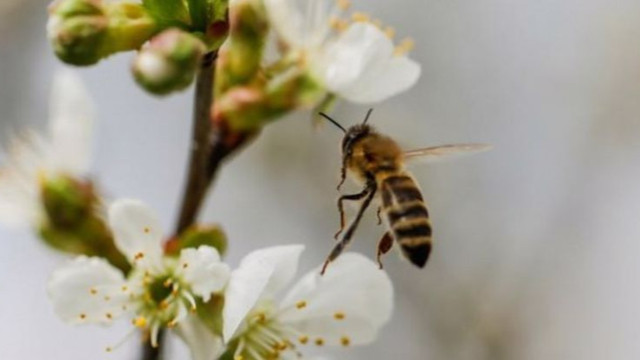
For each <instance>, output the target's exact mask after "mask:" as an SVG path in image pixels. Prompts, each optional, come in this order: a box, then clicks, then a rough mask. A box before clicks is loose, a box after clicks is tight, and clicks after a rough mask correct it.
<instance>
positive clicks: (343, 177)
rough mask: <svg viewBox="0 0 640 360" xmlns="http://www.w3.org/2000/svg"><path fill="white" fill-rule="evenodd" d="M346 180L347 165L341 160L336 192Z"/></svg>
mask: <svg viewBox="0 0 640 360" xmlns="http://www.w3.org/2000/svg"><path fill="white" fill-rule="evenodd" d="M346 179H347V164H346V161H345V160H344V159H343V160H342V168H340V183H339V184H338V187H336V189H337V190H338V191H340V188H341V187H342V184H344V181H345V180H346Z"/></svg>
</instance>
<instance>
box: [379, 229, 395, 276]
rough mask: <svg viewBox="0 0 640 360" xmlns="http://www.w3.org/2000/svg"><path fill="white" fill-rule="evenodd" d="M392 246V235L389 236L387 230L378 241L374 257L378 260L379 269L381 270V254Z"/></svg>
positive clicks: (389, 233)
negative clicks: (376, 252)
mask: <svg viewBox="0 0 640 360" xmlns="http://www.w3.org/2000/svg"><path fill="white" fill-rule="evenodd" d="M392 247H393V236H391V232H390V231H387V232H386V233H384V235H383V236H382V239H380V241H378V256H377V257H376V259H377V260H378V265H380V270H382V268H383V266H382V255H384V254H386V253H388V252H389V250H391V248H392Z"/></svg>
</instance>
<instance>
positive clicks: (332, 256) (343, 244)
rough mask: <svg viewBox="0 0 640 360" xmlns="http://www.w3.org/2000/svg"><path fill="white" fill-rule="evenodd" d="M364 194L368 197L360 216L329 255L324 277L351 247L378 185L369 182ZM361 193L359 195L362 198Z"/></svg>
mask: <svg viewBox="0 0 640 360" xmlns="http://www.w3.org/2000/svg"><path fill="white" fill-rule="evenodd" d="M362 193H364V194H365V195H363V196H366V198H365V199H364V201H363V202H362V205H360V209H359V210H358V214H357V215H356V217H355V219H353V222H352V223H351V225H349V228H348V229H347V232H346V233H345V234H344V236H343V237H342V240H340V241H339V242H338V243H337V244H336V245H335V246H334V247H333V249H332V250H331V253H329V256H328V257H327V260H325V262H324V265H323V266H322V271H321V272H320V275H324V273H325V271H326V270H327V266H328V265H329V263H330V262H332V261H333V260H335V259H336V258H337V257H338V256H340V254H341V253H342V250H344V248H345V247H347V245H349V243H350V242H351V238H352V237H353V233H354V232H355V231H356V228H357V227H358V224H360V220H361V219H362V215H363V214H364V212H365V210H367V208H368V207H369V204H371V200H373V197H374V196H375V195H376V183H375V181H373V180H372V181H369V182H368V183H367V187H366V188H365V189H364V190H363V191H362ZM362 193H359V194H358V195H359V196H360V194H362ZM354 196H355V195H354Z"/></svg>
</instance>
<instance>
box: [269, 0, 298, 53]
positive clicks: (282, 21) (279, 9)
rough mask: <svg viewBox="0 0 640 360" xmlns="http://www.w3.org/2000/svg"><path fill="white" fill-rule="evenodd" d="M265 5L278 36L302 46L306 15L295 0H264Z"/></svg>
mask: <svg viewBox="0 0 640 360" xmlns="http://www.w3.org/2000/svg"><path fill="white" fill-rule="evenodd" d="M264 7H265V9H266V11H267V17H268V18H269V23H270V24H271V26H273V28H274V29H275V31H276V33H277V34H278V37H280V39H281V40H282V41H284V42H285V43H286V44H288V45H290V46H295V47H298V46H302V43H303V41H304V32H303V24H304V17H303V15H302V13H301V12H300V11H298V9H296V5H295V0H264Z"/></svg>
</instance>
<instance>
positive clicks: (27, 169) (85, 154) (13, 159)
mask: <svg viewBox="0 0 640 360" xmlns="http://www.w3.org/2000/svg"><path fill="white" fill-rule="evenodd" d="M93 118H94V111H93V104H92V102H91V99H90V98H89V96H88V94H87V91H86V89H85V87H84V85H83V83H82V81H81V80H80V78H79V77H77V75H75V74H74V73H72V72H70V71H61V72H59V73H57V74H56V75H55V77H54V80H53V88H52V92H51V103H50V115H49V133H48V134H47V136H42V135H40V134H38V133H36V132H33V131H32V132H27V133H24V134H21V135H19V136H18V137H16V138H15V139H13V143H12V144H11V147H10V148H9V150H8V152H7V153H5V154H4V155H5V156H4V161H3V163H2V168H0V222H2V223H3V224H6V225H8V226H29V225H32V226H33V225H38V224H39V223H40V222H41V221H42V219H43V218H44V208H43V206H42V201H41V198H40V194H41V185H42V181H43V180H46V179H47V178H49V177H55V176H61V175H62V176H71V177H73V178H76V179H80V178H83V177H85V176H86V173H87V171H88V168H89V160H90V158H91V132H92V127H93Z"/></svg>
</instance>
